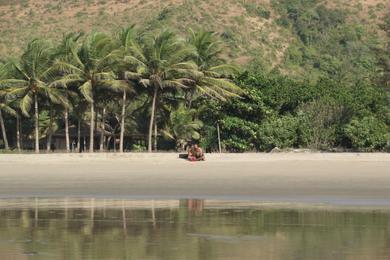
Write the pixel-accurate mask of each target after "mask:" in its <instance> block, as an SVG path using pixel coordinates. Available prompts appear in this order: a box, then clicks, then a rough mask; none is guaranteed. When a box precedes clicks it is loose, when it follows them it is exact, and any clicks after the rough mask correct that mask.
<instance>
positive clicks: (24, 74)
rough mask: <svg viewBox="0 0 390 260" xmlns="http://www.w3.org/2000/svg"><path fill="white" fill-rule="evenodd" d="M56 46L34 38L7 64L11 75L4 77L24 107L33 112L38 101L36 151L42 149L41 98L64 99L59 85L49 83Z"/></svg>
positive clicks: (13, 96)
mask: <svg viewBox="0 0 390 260" xmlns="http://www.w3.org/2000/svg"><path fill="white" fill-rule="evenodd" d="M52 50H53V49H52V47H51V44H50V43H49V42H47V41H45V40H40V39H37V40H33V41H31V42H30V43H29V44H28V46H27V49H26V51H25V52H24V53H23V54H22V56H21V58H20V60H12V61H11V62H10V63H9V66H7V69H6V70H7V75H10V76H11V77H9V78H8V79H3V80H0V86H3V87H7V88H8V89H9V90H8V93H7V98H8V99H9V100H15V99H20V102H19V104H20V108H21V111H22V113H23V114H24V115H25V116H29V112H30V109H31V106H32V105H34V122H35V124H34V125H35V152H36V153H39V104H38V98H39V97H43V98H49V99H50V100H51V101H52V102H54V103H60V102H64V103H65V100H64V99H63V97H61V93H60V92H59V90H58V89H57V88H52V87H49V84H48V82H50V80H51V75H50V73H49V71H50V66H51V65H52V53H53V52H52Z"/></svg>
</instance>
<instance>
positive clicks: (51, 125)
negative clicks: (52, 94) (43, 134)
mask: <svg viewBox="0 0 390 260" xmlns="http://www.w3.org/2000/svg"><path fill="white" fill-rule="evenodd" d="M49 116H50V123H49V130H48V132H47V141H46V151H47V152H50V148H51V140H52V136H53V131H52V129H53V106H52V105H51V104H50V114H49Z"/></svg>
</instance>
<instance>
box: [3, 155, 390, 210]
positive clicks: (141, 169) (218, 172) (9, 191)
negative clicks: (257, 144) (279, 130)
mask: <svg viewBox="0 0 390 260" xmlns="http://www.w3.org/2000/svg"><path fill="white" fill-rule="evenodd" d="M21 197H88V198H89V197H96V198H124V199H137V198H142V199H151V198H153V199H179V198H204V199H240V200H256V201H264V202H271V203H272V202H275V203H327V204H334V205H377V206H389V205H390V154H352V153H334V154H327V153H278V154H222V155H220V154H212V155H208V156H207V161H206V162H199V163H190V162H187V161H185V160H181V159H178V155H177V154H171V153H166V154H152V155H149V154H143V153H140V154H123V155H120V154H82V155H79V154H49V155H32V154H31V155H0V198H21Z"/></svg>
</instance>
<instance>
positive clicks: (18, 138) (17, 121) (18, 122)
mask: <svg viewBox="0 0 390 260" xmlns="http://www.w3.org/2000/svg"><path fill="white" fill-rule="evenodd" d="M20 143H21V142H20V116H19V115H18V114H17V115H16V147H17V148H18V152H20V151H21V149H22V146H21V145H20Z"/></svg>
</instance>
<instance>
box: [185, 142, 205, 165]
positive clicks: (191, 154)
mask: <svg viewBox="0 0 390 260" xmlns="http://www.w3.org/2000/svg"><path fill="white" fill-rule="evenodd" d="M188 160H190V161H204V160H205V157H204V153H203V150H202V148H200V147H199V146H198V145H197V144H194V145H191V148H190V149H189V151H188Z"/></svg>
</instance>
